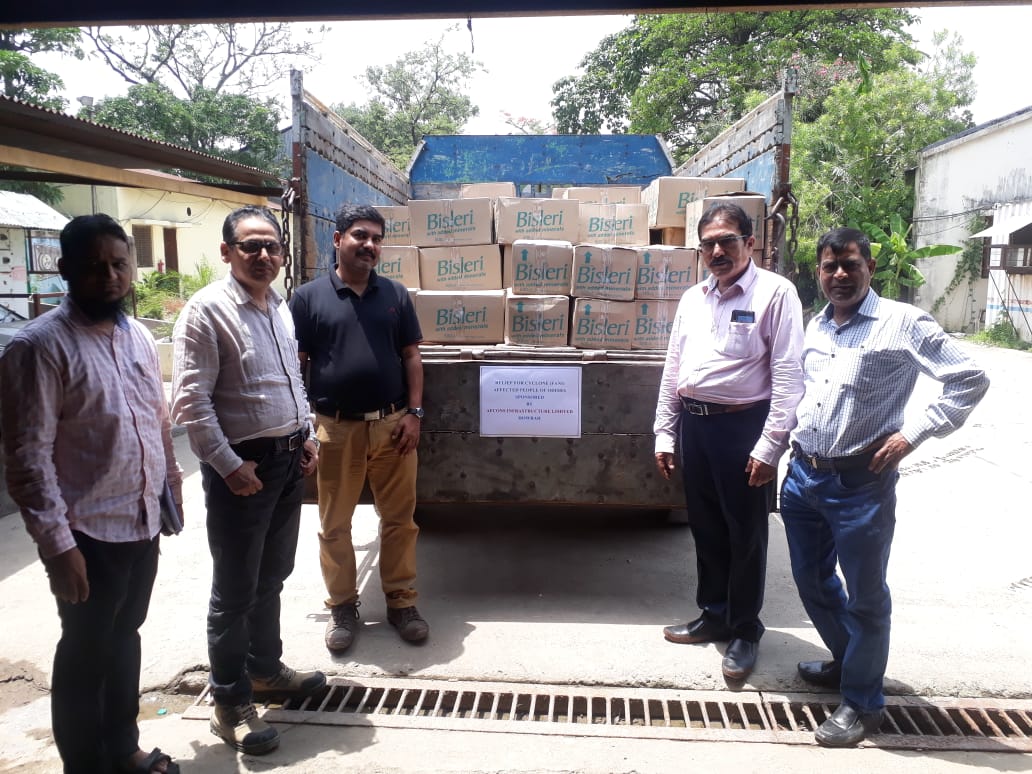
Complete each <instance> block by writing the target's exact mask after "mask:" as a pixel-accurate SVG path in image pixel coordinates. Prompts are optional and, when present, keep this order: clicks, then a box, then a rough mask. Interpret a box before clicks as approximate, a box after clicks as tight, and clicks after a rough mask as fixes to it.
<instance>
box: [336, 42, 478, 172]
mask: <svg viewBox="0 0 1032 774" xmlns="http://www.w3.org/2000/svg"><path fill="white" fill-rule="evenodd" d="M479 66H480V63H479V62H475V61H474V60H472V59H471V58H470V57H468V56H467V55H466V54H449V53H448V52H447V51H446V50H445V47H444V35H442V36H441V37H440V38H439V39H438V40H437V42H436V43H427V44H426V45H425V46H424V48H423V49H422V50H420V51H410V52H408V53H406V54H404V55H403V56H402V57H400V58H399V59H397V60H396V61H395V62H394V63H393V64H389V65H386V66H384V67H367V68H366V71H365V75H364V76H363V80H364V81H365V83H366V84H367V85H368V86H369V88H370V89H371V90H372V92H373V97H372V99H371V100H370V101H369V102H368V103H367V104H366V105H361V106H360V105H357V104H355V103H351V104H349V105H343V104H337V105H334V106H333V110H334V112H336V113H337V114H338V115H339V116H341V117H342V118H344V119H345V120H346V121H348V122H349V123H350V124H351V125H352V126H354V127H355V129H357V130H358V131H359V132H360V133H361V134H362V136H363V137H365V138H366V139H367V140H369V142H371V143H372V144H373V145H374V146H376V147H377V148H379V149H380V150H381V151H383V152H384V153H385V154H387V156H389V157H390V158H391V160H392V161H393V162H394V163H395V164H396V165H398V166H399V167H401V168H404V167H405V166H406V165H407V164H408V162H409V159H410V158H411V157H412V152H413V151H414V150H415V148H416V146H417V145H418V144H419V141H420V139H422V137H423V135H424V134H458V133H459V132H460V131H461V130H462V127H463V125H464V124H465V123H466V121H468V120H469V119H470V118H472V117H473V116H476V115H478V114H479V113H480V110H479V108H477V107H476V106H475V105H474V104H473V103H472V102H471V101H470V99H469V97H467V96H465V94H463V91H464V90H465V88H466V86H467V83H468V81H469V78H470V76H472V75H473V72H474V71H475V70H476V69H477V68H478V67H479Z"/></svg>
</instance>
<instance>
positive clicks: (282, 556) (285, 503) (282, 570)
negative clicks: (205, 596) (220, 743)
mask: <svg viewBox="0 0 1032 774" xmlns="http://www.w3.org/2000/svg"><path fill="white" fill-rule="evenodd" d="M234 449H235V450H236V451H237V453H238V454H240V456H241V457H242V458H243V459H245V460H247V459H250V460H252V461H255V462H257V463H258V467H257V469H256V471H255V472H256V474H257V476H258V478H259V479H261V481H262V489H261V491H259V492H257V493H255V494H253V495H248V496H247V497H241V496H239V495H235V494H233V492H232V491H231V490H230V489H229V487H228V486H226V482H225V481H224V480H223V479H222V476H220V475H219V474H218V473H216V472H215V470H214V469H213V468H212V467H211V466H210V465H205V464H202V465H201V481H202V483H203V486H204V494H205V504H206V506H207V511H208V520H207V524H208V548H209V549H210V550H211V558H212V581H211V599H210V601H209V604H208V658H209V660H210V662H211V676H210V678H209V682H210V684H211V692H212V697H213V698H214V700H215V703H216V704H229V705H236V704H242V703H246V702H249V701H250V700H251V679H250V676H249V675H258V676H261V677H266V676H270V675H273V674H275V673H276V672H277V671H278V670H279V668H280V657H281V656H282V655H283V643H282V641H281V640H280V593H281V592H282V591H283V582H284V581H285V580H286V579H287V578H288V577H289V576H290V573H291V572H293V571H294V554H295V553H296V551H297V533H298V526H299V524H300V516H301V501H302V499H303V498H304V492H305V488H304V480H303V477H302V475H301V449H296V450H294V451H285V450H284V451H277V450H276V449H275V448H274V447H273V446H272V445H271V444H268V443H262V442H259V441H245V442H244V443H243V444H240V445H238V446H235V447H234Z"/></svg>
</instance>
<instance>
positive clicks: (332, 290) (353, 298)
mask: <svg viewBox="0 0 1032 774" xmlns="http://www.w3.org/2000/svg"><path fill="white" fill-rule="evenodd" d="M336 226H337V230H336V231H335V232H334V234H333V246H334V250H335V253H336V258H337V260H336V264H335V265H334V267H333V271H332V272H330V273H329V274H328V275H326V276H323V277H320V278H319V279H317V280H314V281H312V282H309V283H308V284H306V285H303V286H301V287H300V288H298V289H297V290H296V291H295V292H294V295H293V298H292V299H291V302H290V310H291V312H292V313H293V315H294V324H295V328H296V334H297V340H298V351H299V354H300V358H301V369H302V371H304V369H305V367H306V366H310V369H311V370H310V373H309V389H308V394H309V397H310V398H311V400H312V402H313V404H314V406H315V412H316V419H317V426H316V438H317V439H318V441H319V443H320V451H319V467H318V480H319V519H320V523H321V530H320V532H319V561H320V564H321V566H322V573H323V580H324V581H325V583H326V590H327V594H328V597H327V600H326V605H327V606H328V607H329V608H330V611H331V617H330V621H329V623H328V624H327V627H326V647H327V648H329V650H330V651H331V652H333V653H340V652H342V651H344V650H346V649H347V648H348V647H349V646H350V645H351V643H352V642H353V641H354V638H355V633H356V632H357V629H358V626H357V621H358V605H359V600H358V581H357V568H356V562H355V549H354V546H353V545H352V542H351V519H352V516H353V514H354V510H355V506H356V505H357V504H358V500H359V497H360V495H361V493H362V489H363V487H364V485H365V483H366V481H367V480H368V482H369V487H370V489H371V490H372V493H373V501H374V502H375V504H376V509H377V511H378V513H379V516H380V522H381V524H380V582H381V585H382V587H383V592H384V595H385V596H386V598H387V620H388V621H389V622H390V623H391V625H393V626H394V627H395V628H396V629H397V630H398V633H399V634H400V635H401V637H402V639H404V640H406V641H408V642H422V641H423V640H425V639H426V638H427V636H428V635H429V633H430V627H429V626H428V625H427V623H426V621H425V620H424V619H423V617H422V616H421V615H420V614H419V611H418V610H416V607H415V602H416V589H415V580H416V536H417V535H418V534H419V528H418V527H417V526H416V523H415V520H414V518H413V516H414V513H415V509H416V467H417V459H416V446H417V445H418V444H419V426H420V420H421V419H422V417H423V409H422V401H423V363H422V360H421V358H420V355H419V342H420V341H422V338H423V336H422V333H421V331H420V329H419V322H418V321H417V319H416V312H415V309H414V307H413V305H412V301H411V299H410V298H409V294H408V290H407V289H406V288H405V286H404V285H402V284H401V283H400V282H396V281H394V280H391V279H388V278H386V277H381V276H379V275H377V273H376V271H375V266H376V264H377V262H378V261H379V260H380V246H381V244H382V242H383V230H384V218H383V216H382V215H380V213H379V212H378V211H377V210H376V209H375V208H373V207H369V206H355V205H344V206H343V207H342V208H341V209H340V212H338V213H337V223H336Z"/></svg>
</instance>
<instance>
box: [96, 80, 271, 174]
mask: <svg viewBox="0 0 1032 774" xmlns="http://www.w3.org/2000/svg"><path fill="white" fill-rule="evenodd" d="M277 113H278V107H277V105H276V102H275V100H273V99H267V100H265V101H260V100H258V99H254V98H251V97H247V96H244V95H243V94H230V93H225V92H214V91H210V90H207V89H200V90H197V91H195V92H194V95H193V99H192V100H184V99H180V98H178V97H176V96H175V95H174V94H173V93H172V91H171V90H170V89H168V88H167V87H165V86H163V85H161V84H160V83H146V84H141V85H137V86H131V87H129V91H128V93H127V94H126V95H125V96H124V97H111V98H109V99H105V100H101V101H100V102H98V103H97V104H96V105H95V106H94V107H93V108H92V113H91V114H92V118H93V120H94V121H97V122H99V123H102V124H106V125H108V126H114V127H117V128H119V129H123V130H125V131H127V132H133V133H134V134H140V135H143V136H144V137H150V138H151V139H154V140H161V141H163V142H169V143H173V144H175V145H181V146H183V147H186V148H191V149H193V150H196V151H200V152H202V153H208V154H211V155H214V156H219V157H221V158H224V159H228V160H230V161H236V162H239V163H241V164H247V165H249V166H253V167H259V168H263V169H271V168H272V167H273V166H274V165H275V163H276V158H277V155H278V153H279V144H280V140H279V132H278V130H277Z"/></svg>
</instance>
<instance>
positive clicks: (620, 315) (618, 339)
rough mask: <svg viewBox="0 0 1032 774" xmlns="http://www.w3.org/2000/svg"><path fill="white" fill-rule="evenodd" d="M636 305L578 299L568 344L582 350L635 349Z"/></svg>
mask: <svg viewBox="0 0 1032 774" xmlns="http://www.w3.org/2000/svg"><path fill="white" fill-rule="evenodd" d="M635 317H636V315H635V302H633V301H611V300H609V299H604V298H578V299H577V300H576V301H575V302H574V305H573V319H572V320H571V321H570V345H571V346H574V347H580V348H582V349H634V323H635Z"/></svg>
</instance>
